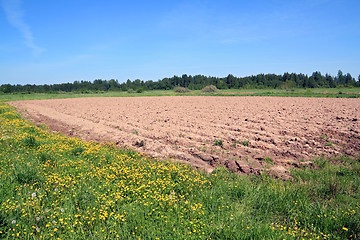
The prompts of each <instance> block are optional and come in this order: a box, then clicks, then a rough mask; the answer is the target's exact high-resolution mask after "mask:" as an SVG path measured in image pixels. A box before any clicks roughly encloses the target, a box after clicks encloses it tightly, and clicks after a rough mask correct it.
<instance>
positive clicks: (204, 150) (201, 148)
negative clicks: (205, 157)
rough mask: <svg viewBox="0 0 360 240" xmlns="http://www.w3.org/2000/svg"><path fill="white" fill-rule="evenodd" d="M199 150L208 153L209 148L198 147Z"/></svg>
mask: <svg viewBox="0 0 360 240" xmlns="http://www.w3.org/2000/svg"><path fill="white" fill-rule="evenodd" d="M197 149H198V150H199V151H202V152H206V150H207V146H206V145H204V146H202V147H197Z"/></svg>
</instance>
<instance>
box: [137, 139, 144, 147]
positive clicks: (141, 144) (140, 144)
mask: <svg viewBox="0 0 360 240" xmlns="http://www.w3.org/2000/svg"><path fill="white" fill-rule="evenodd" d="M135 146H138V147H143V146H145V142H144V140H141V141H136V142H135Z"/></svg>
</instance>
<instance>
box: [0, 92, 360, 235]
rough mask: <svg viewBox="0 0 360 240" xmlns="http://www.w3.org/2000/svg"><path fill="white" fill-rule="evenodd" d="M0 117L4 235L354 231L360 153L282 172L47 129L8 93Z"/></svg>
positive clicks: (359, 225) (359, 218)
mask: <svg viewBox="0 0 360 240" xmlns="http://www.w3.org/2000/svg"><path fill="white" fill-rule="evenodd" d="M7 97H8V96H7ZM47 97H51V96H47ZM0 126H1V127H0V137H1V139H0V184H1V185H0V238H2V239H65V238H67V239H359V238H360V235H359V233H360V214H359V211H360V209H359V207H360V201H359V199H360V192H359V189H360V157H359V156H357V157H356V156H354V157H352V158H348V157H340V158H334V159H325V158H319V159H314V163H315V166H314V167H312V168H309V167H303V168H296V169H292V171H291V176H292V178H293V180H291V181H283V180H279V179H274V178H273V177H271V176H269V175H267V174H266V173H265V172H264V173H262V174H261V175H260V176H256V175H249V176H246V175H238V174H234V173H231V172H229V171H228V170H227V169H225V168H223V167H219V168H217V169H216V170H214V171H213V172H212V173H211V174H207V173H204V172H201V171H198V170H195V169H193V168H191V167H190V166H187V165H184V164H179V163H175V162H172V161H171V160H170V159H169V160H166V161H159V160H157V159H153V158H151V157H149V156H146V155H142V154H140V153H138V152H136V151H134V150H133V149H130V148H122V149H119V148H118V147H116V146H114V145H113V144H111V143H96V142H85V141H82V140H80V139H78V138H70V137H66V136H64V135H62V134H60V133H51V132H49V131H47V127H46V126H45V125H39V126H36V125H34V124H32V123H30V122H29V121H27V120H25V119H23V118H22V117H21V116H20V115H19V114H18V113H17V112H16V109H15V108H13V107H10V106H9V105H7V104H6V103H1V104H0Z"/></svg>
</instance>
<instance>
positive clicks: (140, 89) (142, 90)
mask: <svg viewBox="0 0 360 240" xmlns="http://www.w3.org/2000/svg"><path fill="white" fill-rule="evenodd" d="M136 92H137V93H142V92H144V89H142V88H138V89H137V90H136Z"/></svg>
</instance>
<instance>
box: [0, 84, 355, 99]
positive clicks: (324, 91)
mask: <svg viewBox="0 0 360 240" xmlns="http://www.w3.org/2000/svg"><path fill="white" fill-rule="evenodd" d="M145 96H146V97H149V96H279V97H324V98H359V97H360V88H358V87H351V88H347V87H341V88H308V89H304V88H295V89H271V88H264V89H219V90H218V91H216V92H212V93H204V92H202V91H201V90H192V91H189V92H186V93H176V92H174V90H150V91H146V90H145V91H142V92H140V93H137V92H134V91H131V92H126V91H107V92H102V91H96V92H92V91H85V92H54V93H30V92H19V93H13V94H4V93H3V94H1V93H0V100H8V101H17V100H34V99H59V98H81V97H145Z"/></svg>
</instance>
